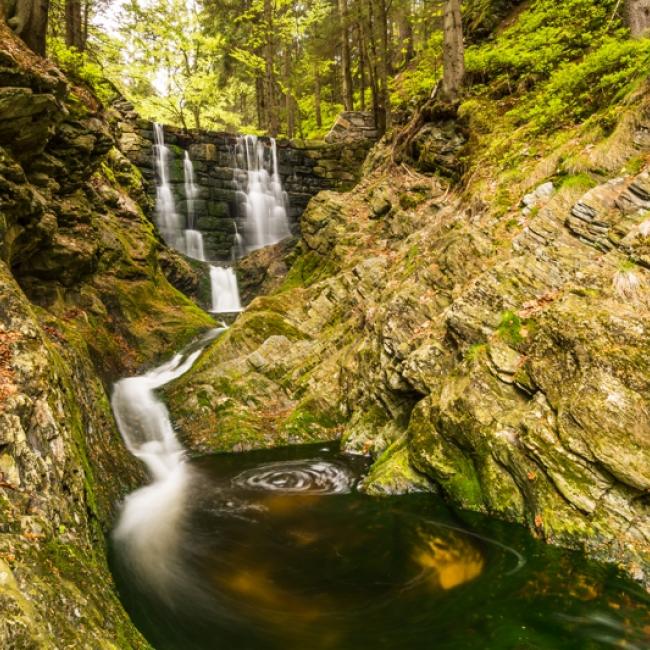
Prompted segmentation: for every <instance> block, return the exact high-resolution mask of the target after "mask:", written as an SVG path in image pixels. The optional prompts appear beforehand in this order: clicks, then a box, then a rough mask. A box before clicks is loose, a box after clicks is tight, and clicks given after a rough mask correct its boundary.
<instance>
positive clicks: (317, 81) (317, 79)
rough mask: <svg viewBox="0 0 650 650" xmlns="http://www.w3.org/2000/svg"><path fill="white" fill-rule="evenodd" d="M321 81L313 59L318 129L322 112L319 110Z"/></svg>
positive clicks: (321, 119) (315, 61) (320, 125)
mask: <svg viewBox="0 0 650 650" xmlns="http://www.w3.org/2000/svg"><path fill="white" fill-rule="evenodd" d="M320 95H321V81H320V72H319V70H318V61H317V60H316V59H314V113H315V116H316V126H317V127H318V128H319V129H320V128H322V127H323V114H322V111H321V96H320Z"/></svg>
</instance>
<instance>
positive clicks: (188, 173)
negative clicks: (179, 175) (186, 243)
mask: <svg viewBox="0 0 650 650" xmlns="http://www.w3.org/2000/svg"><path fill="white" fill-rule="evenodd" d="M183 175H184V179H185V199H186V200H187V227H188V228H189V229H190V230H193V229H194V228H195V223H194V222H195V219H196V214H195V209H194V205H195V201H196V199H197V198H198V196H199V188H198V187H197V185H196V183H195V182H194V165H193V164H192V159H191V158H190V153H189V151H186V152H185V159H184V160H183Z"/></svg>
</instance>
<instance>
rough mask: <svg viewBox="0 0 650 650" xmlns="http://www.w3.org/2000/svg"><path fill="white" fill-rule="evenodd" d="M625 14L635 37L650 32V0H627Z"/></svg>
mask: <svg viewBox="0 0 650 650" xmlns="http://www.w3.org/2000/svg"><path fill="white" fill-rule="evenodd" d="M625 14H626V19H627V23H628V25H629V27H630V33H631V35H632V37H633V38H639V37H641V36H647V35H649V34H650V0H626V3H625Z"/></svg>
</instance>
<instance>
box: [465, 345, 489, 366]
mask: <svg viewBox="0 0 650 650" xmlns="http://www.w3.org/2000/svg"><path fill="white" fill-rule="evenodd" d="M487 349H488V346H487V343H475V344H474V345H470V347H469V348H468V350H467V352H466V353H465V359H466V360H467V361H469V362H470V363H475V362H476V361H478V360H479V359H481V358H483V357H485V355H486V354H487Z"/></svg>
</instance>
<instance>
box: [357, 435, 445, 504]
mask: <svg viewBox="0 0 650 650" xmlns="http://www.w3.org/2000/svg"><path fill="white" fill-rule="evenodd" d="M361 488H362V490H363V491H364V492H367V493H368V494H372V495H376V496H383V495H391V494H405V493H410V492H432V491H434V490H435V486H434V484H433V483H432V482H431V481H429V480H428V479H427V478H426V476H424V475H423V474H420V473H419V472H417V471H416V470H415V469H413V467H412V465H411V463H410V461H409V453H408V446H407V443H406V436H402V437H401V438H400V439H399V440H397V441H396V442H394V443H393V444H392V445H390V447H388V449H387V450H386V451H385V452H384V453H383V454H382V455H381V456H380V457H379V458H378V459H377V460H376V461H375V463H373V465H372V467H371V468H370V472H369V473H368V476H367V477H366V478H365V479H364V480H363V484H362V486H361Z"/></svg>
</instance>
